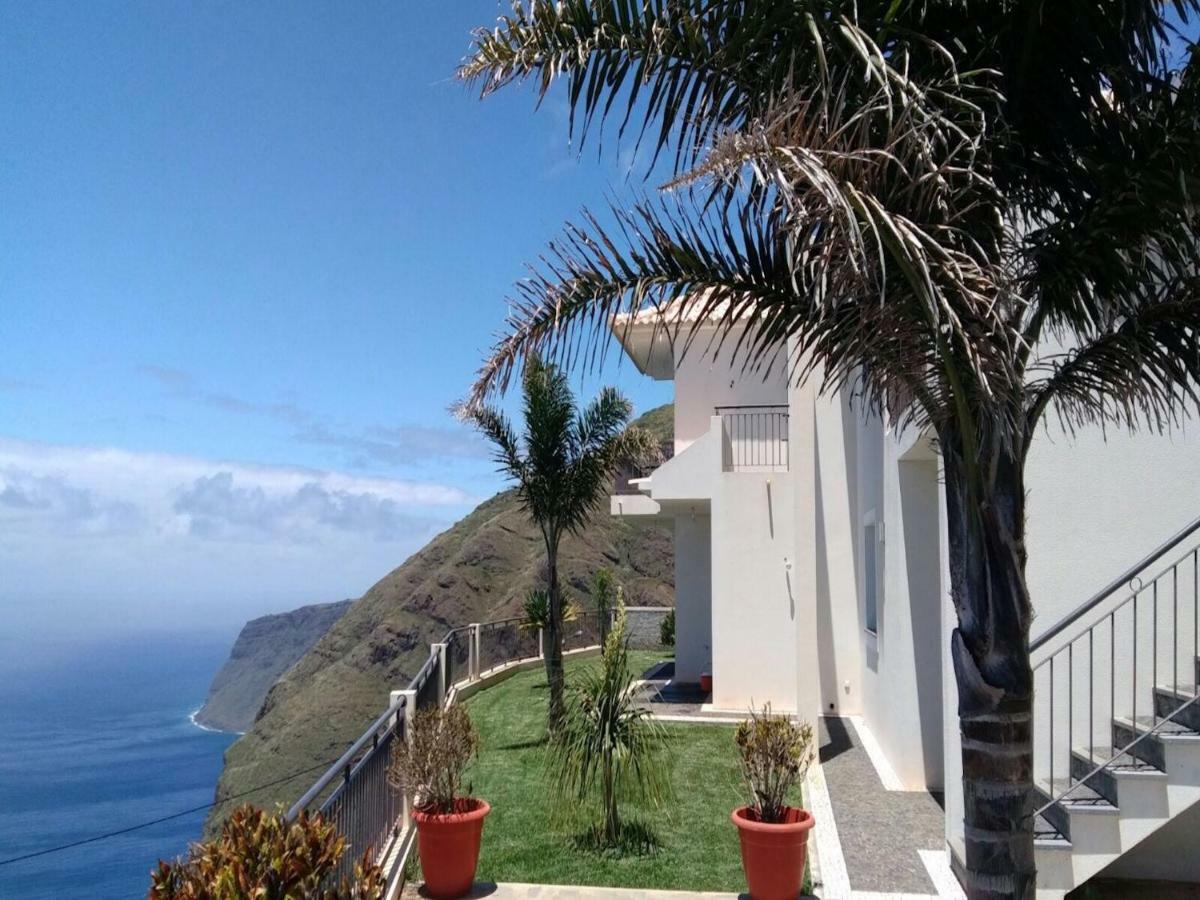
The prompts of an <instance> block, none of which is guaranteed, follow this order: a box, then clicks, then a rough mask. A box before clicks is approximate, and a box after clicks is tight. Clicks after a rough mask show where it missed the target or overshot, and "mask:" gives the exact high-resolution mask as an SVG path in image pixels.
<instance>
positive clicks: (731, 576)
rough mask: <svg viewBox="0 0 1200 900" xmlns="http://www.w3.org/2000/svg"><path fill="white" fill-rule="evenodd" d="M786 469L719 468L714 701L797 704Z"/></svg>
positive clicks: (729, 705)
mask: <svg viewBox="0 0 1200 900" xmlns="http://www.w3.org/2000/svg"><path fill="white" fill-rule="evenodd" d="M791 504H792V494H791V484H790V477H789V473H787V472H774V473H758V472H726V473H722V474H721V476H720V478H719V479H718V482H717V486H716V490H715V492H714V495H713V500H712V584H713V625H712V653H713V705H714V706H715V707H717V708H719V709H729V710H738V711H745V710H747V709H749V708H750V707H751V706H762V705H763V704H764V703H768V702H769V703H770V704H771V705H772V707H773V708H775V709H776V710H780V711H783V710H788V711H794V710H795V708H796V653H795V633H796V631H795V629H796V604H797V603H798V602H800V601H799V598H798V597H797V596H796V594H795V592H794V590H793V589H792V585H791V582H790V577H791V573H790V572H789V570H788V568H787V566H788V563H789V561H790V559H791V557H792V554H793V541H792V505H791Z"/></svg>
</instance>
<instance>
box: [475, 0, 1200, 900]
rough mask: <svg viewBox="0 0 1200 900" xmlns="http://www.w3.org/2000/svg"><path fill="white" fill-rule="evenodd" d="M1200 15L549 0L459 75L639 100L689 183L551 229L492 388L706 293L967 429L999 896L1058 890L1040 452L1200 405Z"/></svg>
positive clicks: (990, 849)
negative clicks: (1192, 29)
mask: <svg viewBox="0 0 1200 900" xmlns="http://www.w3.org/2000/svg"><path fill="white" fill-rule="evenodd" d="M1198 11H1200V0H1173V2H1171V3H1164V2H1157V0H1056V2H1054V3H1041V2H1020V0H1016V2H991V3H985V2H977V3H966V2H963V0H790V2H786V3H784V2H779V0H567V2H548V0H532V2H530V3H527V4H526V3H522V4H515V3H514V5H513V11H512V14H511V15H510V16H507V17H505V18H503V19H501V20H500V22H499V24H498V26H497V27H495V28H494V29H486V30H484V29H481V30H480V31H478V32H477V33H476V35H475V38H474V43H473V45H472V48H471V51H470V55H469V56H468V58H467V60H466V61H465V62H464V63H463V65H462V67H461V69H460V75H461V77H462V78H464V79H466V80H468V81H471V82H474V83H476V84H478V85H480V86H481V88H482V91H483V93H485V94H487V93H490V92H492V91H495V90H497V89H499V88H501V87H503V86H504V85H507V84H510V83H513V82H520V81H524V80H533V82H534V83H535V84H536V86H537V89H538V91H539V92H540V94H541V95H542V96H545V95H546V93H547V92H548V91H549V90H550V89H551V86H552V85H553V84H554V83H555V81H556V80H557V79H558V78H559V77H563V78H565V79H566V81H567V97H568V99H569V102H570V105H571V109H572V119H571V121H572V130H573V131H574V132H575V133H576V134H577V135H578V136H579V137H580V138H581V140H586V139H587V137H588V135H589V128H590V129H591V134H593V135H594V134H595V133H596V130H597V129H600V131H601V133H603V124H604V122H605V120H607V119H609V118H610V117H615V119H616V123H617V125H618V127H617V128H616V131H615V134H614V133H613V132H609V133H610V135H612V136H614V137H615V139H616V140H617V141H622V140H624V139H625V138H626V136H628V137H629V139H630V140H632V141H635V142H637V143H639V144H640V143H646V144H647V145H648V146H649V147H651V148H652V149H653V150H654V151H655V154H654V159H655V160H658V159H659V155H660V154H661V153H663V152H665V154H666V155H665V156H664V157H662V162H661V163H655V164H652V165H651V170H653V171H660V170H661V169H662V168H663V167H664V166H665V167H668V168H670V171H671V172H672V176H671V180H670V181H669V182H668V184H667V187H668V188H669V190H667V191H665V192H662V193H660V194H658V195H650V196H648V197H646V198H644V199H643V200H641V202H639V203H637V204H636V205H634V206H633V207H631V208H618V209H614V210H613V211H612V214H611V218H612V219H613V220H615V226H614V225H612V224H606V222H605V221H604V220H602V219H601V217H597V216H593V215H591V214H585V216H584V220H583V222H582V224H578V225H569V226H568V227H567V228H566V231H565V233H564V235H563V236H562V237H561V238H560V239H559V240H557V241H555V242H554V243H553V244H552V245H551V246H550V249H549V252H548V253H547V254H546V255H545V257H544V259H545V262H544V264H543V265H542V266H541V267H540V268H538V269H535V271H534V273H533V275H532V276H531V277H530V278H529V279H528V280H526V281H524V282H523V283H522V284H521V285H520V286H519V288H518V291H517V296H516V298H515V302H514V305H513V307H512V312H511V314H510V318H509V324H508V333H507V334H506V336H505V337H504V338H503V339H502V340H501V341H500V342H499V343H498V344H497V345H496V346H495V347H494V349H493V352H492V353H491V355H490V357H489V358H488V359H487V361H486V362H485V364H484V366H483V368H482V369H481V372H480V375H479V379H478V381H477V383H476V385H475V387H474V391H473V397H474V398H475V399H476V400H479V399H480V398H483V397H485V396H487V395H488V394H489V392H491V391H492V390H494V389H496V388H500V387H502V386H503V385H504V384H505V383H506V382H507V380H508V379H509V378H510V376H511V374H512V373H513V371H514V370H515V369H516V368H517V367H518V366H519V365H520V363H521V361H522V359H524V358H526V357H527V356H528V355H529V354H531V353H540V354H543V355H545V356H546V358H549V359H560V360H567V361H584V362H587V361H589V360H594V359H595V358H596V354H595V353H594V352H592V351H595V350H597V348H598V347H599V343H600V342H601V341H603V340H606V339H607V335H606V333H605V331H606V326H607V323H608V321H609V318H610V316H612V315H613V314H615V313H618V312H627V311H632V310H639V309H646V308H650V307H659V306H661V305H662V304H664V303H666V302H669V301H674V300H677V301H679V302H680V303H682V304H683V305H684V306H685V307H686V308H685V309H684V310H683V312H682V314H681V315H680V316H678V317H675V318H673V321H682V322H699V321H703V320H705V319H707V318H715V319H717V320H718V321H719V322H720V325H721V327H722V329H723V331H724V333H726V334H728V333H730V332H731V331H732V330H733V326H734V324H735V323H736V324H737V325H738V326H739V328H740V327H742V326H744V332H743V336H742V337H740V338H739V339H738V340H737V345H736V347H735V348H734V350H735V351H736V352H738V353H739V354H740V357H741V358H742V359H743V361H744V365H745V366H746V367H747V368H751V369H754V368H756V367H763V366H768V365H770V364H771V361H772V360H773V359H775V358H776V357H777V356H778V353H779V349H780V347H786V348H787V350H788V357H787V359H788V364H789V366H790V369H789V373H790V374H791V376H792V377H793V378H794V379H795V381H797V382H801V381H804V380H810V381H812V382H813V383H815V384H816V385H817V386H819V387H820V388H821V389H822V390H826V391H829V390H836V389H838V388H841V387H843V386H852V387H853V388H854V389H855V393H856V395H857V396H858V397H860V398H861V400H862V404H863V406H864V407H865V409H866V410H867V411H870V412H873V413H877V414H882V415H886V416H887V417H888V418H889V420H890V421H891V422H892V423H894V424H895V426H896V427H907V426H914V427H919V428H922V429H925V430H927V431H928V432H929V433H931V434H932V435H934V436H935V437H936V440H937V444H938V447H939V450H940V452H941V455H942V459H943V464H944V468H945V479H946V492H945V493H946V519H947V523H948V531H949V539H950V547H949V552H950V577H951V592H952V599H953V602H954V605H955V608H956V611H957V617H958V627H957V628H956V629H955V631H954V633H953V637H952V657H953V664H954V670H955V676H956V680H957V683H958V693H959V720H960V731H961V734H962V738H963V741H962V746H963V751H962V754H963V786H964V799H965V810H966V812H965V816H966V826H967V827H966V835H967V843H966V859H965V866H966V881H967V887H968V893H969V894H970V895H971V896H973V897H983V896H987V897H1022V898H1025V897H1032V896H1033V893H1034V852H1033V833H1032V822H1031V816H1030V811H1031V809H1032V784H1031V772H1032V746H1031V729H1032V722H1031V710H1032V691H1033V688H1032V674H1031V671H1030V658H1029V627H1030V620H1031V618H1032V612H1033V607H1032V603H1031V599H1030V596H1029V592H1028V589H1027V585H1026V579H1025V561H1026V549H1025V485H1024V467H1025V459H1026V454H1027V452H1028V449H1029V447H1030V443H1031V440H1032V439H1033V437H1034V434H1035V432H1036V430H1037V428H1038V427H1039V425H1040V424H1041V423H1043V422H1044V421H1045V420H1046V417H1047V414H1048V411H1053V415H1054V416H1055V417H1056V418H1057V420H1058V422H1059V423H1061V425H1062V426H1063V427H1066V428H1068V429H1075V428H1078V427H1081V426H1087V425H1092V424H1096V423H1099V424H1102V425H1103V424H1105V423H1117V424H1119V425H1122V426H1127V427H1129V428H1136V427H1148V428H1150V429H1156V430H1163V429H1166V428H1169V427H1171V426H1172V425H1174V424H1176V423H1178V422H1179V421H1180V420H1181V419H1182V418H1183V417H1184V416H1186V415H1189V414H1190V411H1191V410H1192V409H1193V408H1194V407H1195V405H1196V404H1197V400H1198V399H1200V397H1198V393H1197V386H1198V382H1200V334H1198V332H1200V299H1198V294H1197V288H1198V287H1200V274H1198V267H1197V232H1196V209H1195V206H1194V202H1193V198H1195V197H1196V196H1197V195H1198V194H1197V192H1198V190H1200V167H1198V166H1197V163H1196V160H1197V159H1200V103H1198V99H1200V64H1198V62H1197V60H1198V55H1197V52H1196V50H1195V47H1194V46H1192V45H1188V46H1187V47H1186V48H1182V47H1181V42H1180V41H1178V40H1176V35H1175V34H1174V32H1173V28H1174V26H1173V25H1172V24H1171V23H1172V21H1175V22H1184V23H1187V22H1191V21H1194V18H1195V16H1196V15H1197V13H1198ZM651 170H648V174H649V171H651ZM664 327H667V326H664ZM674 330H675V331H676V332H679V333H678V334H677V335H672V338H674V337H678V338H679V340H680V342H681V344H682V345H683V346H684V348H685V349H687V347H688V345H689V344H690V343H691V341H692V339H693V338H694V335H695V334H696V331H695V329H694V328H689V327H688V326H686V325H680V326H675V328H674Z"/></svg>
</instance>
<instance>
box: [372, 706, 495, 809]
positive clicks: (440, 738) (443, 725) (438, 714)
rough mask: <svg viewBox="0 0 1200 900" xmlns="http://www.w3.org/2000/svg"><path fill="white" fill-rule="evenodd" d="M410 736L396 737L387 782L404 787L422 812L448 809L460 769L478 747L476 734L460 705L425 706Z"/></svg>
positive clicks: (452, 805)
mask: <svg viewBox="0 0 1200 900" xmlns="http://www.w3.org/2000/svg"><path fill="white" fill-rule="evenodd" d="M411 726H412V740H410V741H397V742H396V746H394V747H393V749H392V758H391V759H390V760H389V761H388V773H387V777H388V783H389V784H391V785H392V787H395V788H398V789H400V790H406V791H408V792H409V793H410V794H411V795H412V798H413V805H414V806H415V807H416V808H417V809H419V810H421V812H425V813H451V812H454V810H455V801H456V800H459V799H462V798H463V797H465V796H466V795H467V794H469V793H470V788H469V787H468V789H467V791H466V792H463V791H462V790H461V787H462V778H463V772H464V771H465V770H466V768H467V765H468V764H469V763H470V762H471V760H472V759H473V758H474V757H475V754H476V753H477V752H478V751H479V737H478V735H477V734H476V733H475V728H474V726H473V725H472V724H471V717H470V716H468V715H467V711H466V709H465V708H464V707H462V706H451V707H448V708H446V709H444V710H443V709H436V708H435V709H427V710H422V711H421V712H418V713H417V714H416V715H415V716H414V717H413V720H412V723H411Z"/></svg>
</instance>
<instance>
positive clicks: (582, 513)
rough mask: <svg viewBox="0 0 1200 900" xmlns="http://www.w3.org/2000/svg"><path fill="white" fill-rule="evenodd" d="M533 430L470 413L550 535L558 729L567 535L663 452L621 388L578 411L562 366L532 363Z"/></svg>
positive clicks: (479, 411)
mask: <svg viewBox="0 0 1200 900" xmlns="http://www.w3.org/2000/svg"><path fill="white" fill-rule="evenodd" d="M522 396H523V400H524V404H523V411H524V414H525V432H524V435H523V440H522V438H519V437H518V436H517V432H516V430H515V429H514V428H513V426H512V423H511V422H510V421H509V419H508V417H507V416H506V415H505V414H504V413H503V412H501V411H500V410H499V409H497V408H495V407H491V406H482V405H472V406H467V407H464V409H463V413H464V415H465V416H466V417H467V418H468V419H470V420H471V421H473V422H474V424H475V426H476V427H477V428H478V429H479V430H480V431H481V432H483V434H484V436H485V437H487V438H488V439H489V440H490V441H491V442H492V444H493V445H494V447H495V459H496V462H497V463H498V464H499V466H500V469H501V471H503V472H504V473H506V474H507V475H508V476H509V477H510V478H511V479H512V480H513V481H515V482H516V486H517V499H518V500H519V501H520V503H521V506H522V507H523V508H524V510H525V511H526V512H527V513H528V514H529V517H530V518H531V519H533V521H534V524H536V525H537V526H538V529H539V530H540V531H541V533H542V539H543V541H544V543H545V546H546V582H547V587H546V592H547V594H548V600H549V610H548V613H547V615H546V619H545V626H544V635H543V638H544V639H543V650H544V655H545V659H546V681H547V683H548V684H549V687H550V703H549V707H548V710H547V721H548V723H549V726H550V730H551V731H553V730H554V729H555V728H556V727H557V725H558V722H559V720H560V719H561V718H562V710H563V684H564V682H563V664H562V640H563V622H564V621H565V619H564V605H565V604H564V599H563V594H562V586H561V584H560V583H559V578H558V547H559V544H560V542H561V541H562V538H563V535H565V534H568V533H575V534H577V533H579V532H580V531H581V530H582V529H583V527H584V526H585V525H586V524H587V522H588V520H589V518H590V517H591V516H592V514H593V513H594V512H595V511H596V510H597V509H598V508H599V506H600V501H601V499H603V497H604V496H605V494H606V491H607V489H608V485H609V484H610V483H611V481H612V478H613V475H614V473H615V472H616V470H617V467H618V466H619V465H620V464H621V462H622V461H624V460H627V459H634V460H646V459H649V458H652V457H653V455H654V454H655V453H656V452H657V445H656V444H655V442H654V440H653V438H652V437H651V436H650V435H649V434H647V433H646V432H645V431H643V430H642V429H640V428H637V427H631V426H630V425H629V419H630V416H631V415H632V414H633V406H632V405H631V404H630V402H629V401H628V400H626V399H625V397H623V396H622V395H621V393H620V392H619V391H617V390H616V389H615V388H604V389H602V390H601V391H600V394H599V396H597V397H596V399H595V400H593V401H592V402H591V403H590V404H588V405H587V406H586V407H585V408H583V409H581V410H578V411H577V410H576V408H575V395H574V394H573V393H572V392H571V388H570V385H569V384H568V383H567V376H566V375H565V374H564V373H563V371H562V370H561V369H559V367H558V366H555V365H553V364H550V363H546V364H543V363H542V362H541V361H540V360H539V359H537V358H536V357H531V358H530V359H529V360H528V361H527V363H526V365H525V371H524V376H523V378H522Z"/></svg>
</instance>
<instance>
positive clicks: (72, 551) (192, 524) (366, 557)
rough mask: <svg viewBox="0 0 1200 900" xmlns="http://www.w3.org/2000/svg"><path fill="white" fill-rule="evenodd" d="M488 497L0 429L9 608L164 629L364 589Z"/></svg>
mask: <svg viewBox="0 0 1200 900" xmlns="http://www.w3.org/2000/svg"><path fill="white" fill-rule="evenodd" d="M474 502H475V498H473V497H471V496H470V495H468V494H467V493H466V492H465V491H463V490H461V489H459V488H457V487H454V486H452V485H446V484H438V483H434V482H425V481H413V480H401V479H387V478H367V477H359V476H355V475H350V474H347V473H343V472H330V471H321V470H314V469H305V468H300V467H292V466H264V465H251V464H245V463H234V462H226V461H219V460H209V459H202V458H197V457H189V456H178V455H168V454H154V453H138V452H131V451H128V450H117V449H110V448H98V447H71V446H58V445H49V444H35V443H28V442H23V441H15V440H7V439H3V438H0V571H3V572H4V573H5V574H4V577H3V578H2V579H0V615H4V616H5V617H6V618H8V619H9V621H12V619H13V618H15V619H16V620H18V621H20V620H22V619H24V620H26V623H27V624H28V623H31V622H32V623H34V624H35V626H36V627H44V626H45V625H46V624H47V623H49V622H54V623H55V624H56V625H58V624H61V623H64V622H66V621H73V622H77V623H81V624H82V625H83V626H84V627H90V628H94V627H100V626H104V625H112V626H121V625H128V624H129V623H130V622H131V621H133V622H137V623H141V624H151V625H155V626H156V627H162V626H163V625H166V624H171V623H177V624H183V625H186V624H187V623H188V622H190V621H196V622H201V623H203V622H212V621H221V622H233V623H236V622H240V621H241V620H242V619H244V618H246V617H248V616H249V615H255V614H259V613H261V612H264V611H268V610H269V609H284V608H291V607H294V606H299V605H302V604H304V603H310V602H317V601H323V600H334V599H340V598H341V597H346V596H356V595H357V594H360V593H361V592H362V591H363V590H364V589H365V588H366V587H369V586H370V584H371V583H373V581H374V580H376V579H377V578H379V577H382V576H383V575H385V574H386V573H387V572H388V571H389V570H390V569H391V568H393V567H394V566H396V565H398V564H399V563H400V562H402V561H403V559H404V558H405V557H406V556H407V555H408V554H410V553H411V552H413V551H414V550H416V549H418V548H419V547H420V546H422V545H423V544H424V543H425V542H426V541H427V540H428V539H429V538H430V537H432V536H433V535H434V534H436V533H437V532H438V531H440V530H441V529H442V528H444V527H445V526H446V525H447V524H448V523H449V522H450V521H452V520H454V519H456V518H458V517H459V516H461V515H462V514H463V513H464V512H466V511H467V510H468V509H469V508H470V507H471V506H472V505H474ZM37 623H41V625H40V626H38V625H37Z"/></svg>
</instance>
